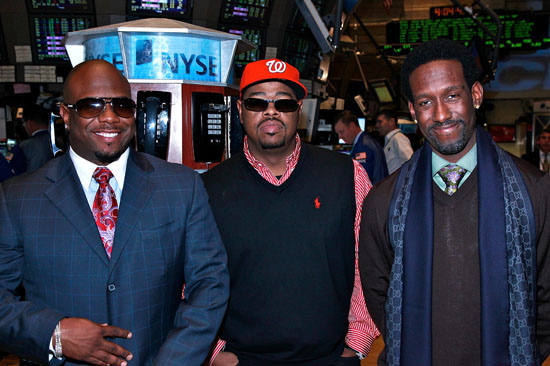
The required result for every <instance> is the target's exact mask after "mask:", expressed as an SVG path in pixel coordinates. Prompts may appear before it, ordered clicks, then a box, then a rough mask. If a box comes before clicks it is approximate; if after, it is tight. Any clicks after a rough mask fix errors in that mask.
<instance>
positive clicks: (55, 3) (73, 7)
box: [26, 0, 94, 14]
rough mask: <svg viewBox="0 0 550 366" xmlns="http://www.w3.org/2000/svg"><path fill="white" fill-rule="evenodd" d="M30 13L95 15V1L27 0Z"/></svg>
mask: <svg viewBox="0 0 550 366" xmlns="http://www.w3.org/2000/svg"><path fill="white" fill-rule="evenodd" d="M26 3H27V10H28V12H29V13H33V14H34V13H79V14H93V12H94V2H93V0H26Z"/></svg>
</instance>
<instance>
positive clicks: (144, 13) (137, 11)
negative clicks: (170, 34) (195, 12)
mask: <svg viewBox="0 0 550 366" xmlns="http://www.w3.org/2000/svg"><path fill="white" fill-rule="evenodd" d="M126 11H127V14H128V15H130V16H137V17H151V16H153V17H155V16H158V17H164V18H175V19H182V20H189V19H191V11H192V0H126Z"/></svg>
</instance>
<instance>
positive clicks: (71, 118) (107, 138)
mask: <svg viewBox="0 0 550 366" xmlns="http://www.w3.org/2000/svg"><path fill="white" fill-rule="evenodd" d="M63 97H64V102H63V104H62V105H61V107H60V109H59V112H60V114H61V117H62V118H63V121H64V122H65V124H66V126H67V128H68V129H69V141H70V143H71V148H72V149H73V150H74V151H75V153H76V154H78V155H79V156H80V157H82V158H84V159H86V160H88V161H90V162H92V163H94V164H96V165H107V164H110V163H112V162H113V161H115V160H117V159H118V158H119V157H120V156H121V155H122V154H123V153H124V151H126V149H127V148H128V146H130V142H131V140H132V138H133V137H134V133H135V121H134V115H133V113H131V115H129V113H128V110H127V109H128V106H129V105H132V101H131V100H130V101H129V100H128V99H131V97H132V94H131V89H130V84H129V83H128V80H126V78H125V77H124V76H123V75H122V74H121V73H120V71H118V70H117V69H116V68H115V67H114V66H113V65H112V64H110V63H108V62H106V61H102V60H90V61H86V62H83V63H81V64H79V65H78V66H76V67H75V68H74V69H73V70H72V71H71V72H70V73H69V75H68V76H67V80H66V81H65V86H64V88H63ZM113 103H114V104H113ZM124 108H126V110H124ZM130 108H132V107H130ZM120 111H122V113H121V114H119V112H120Z"/></svg>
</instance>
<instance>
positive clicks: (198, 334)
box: [0, 60, 229, 366]
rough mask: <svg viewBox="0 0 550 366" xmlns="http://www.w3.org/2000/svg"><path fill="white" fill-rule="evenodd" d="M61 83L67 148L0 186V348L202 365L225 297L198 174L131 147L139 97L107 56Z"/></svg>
mask: <svg viewBox="0 0 550 366" xmlns="http://www.w3.org/2000/svg"><path fill="white" fill-rule="evenodd" d="M63 94H64V103H63V105H62V106H61V116H62V117H63V120H64V122H65V123H66V124H67V126H68V130H69V135H70V141H71V146H70V149H69V151H68V153H67V154H65V155H63V156H61V157H59V158H56V159H52V160H51V161H49V162H48V163H47V164H46V165H45V166H44V167H42V168H40V169H38V170H35V171H34V172H31V173H27V174H25V175H24V176H17V177H14V178H12V179H9V180H7V181H5V182H3V183H2V184H0V228H2V229H1V230H0V258H2V261H1V263H0V314H2V316H1V317H0V349H2V350H5V351H7V352H10V353H12V354H16V355H18V356H20V357H21V359H22V361H21V365H30V364H36V363H39V364H48V363H49V364H50V365H59V364H63V365H81V364H83V363H85V364H93V365H102V366H103V365H113V366H114V365H116V366H126V365H128V364H130V365H136V366H137V365H139V366H150V365H159V366H160V365H162V366H165V365H199V364H200V363H201V362H202V361H203V360H204V359H205V358H206V356H207V354H208V351H209V348H210V345H211V344H212V342H213V340H214V337H215V335H216V332H217V330H218V327H219V325H220V323H221V321H222V318H223V314H224V312H225V308H226V304H227V299H228V297H229V278H228V273H227V265H226V261H227V258H226V254H225V250H224V247H223V244H222V242H221V238H220V235H219V232H218V230H217V228H216V223H215V221H214V217H213V215H212V212H211V210H210V207H209V206H208V197H207V194H206V191H205V190H204V187H203V184H202V180H201V179H200V177H199V176H198V174H196V173H195V172H194V171H192V170H191V169H189V168H187V167H184V166H182V165H179V164H170V163H167V162H166V161H164V160H160V159H157V158H155V157H152V156H150V155H147V154H142V153H139V152H136V151H134V150H132V149H131V148H130V147H129V146H130V142H131V140H132V139H133V138H134V135H135V119H134V118H135V107H136V105H135V103H134V101H132V99H130V98H131V90H130V85H129V84H128V81H127V80H126V78H124V76H123V75H122V74H121V73H120V71H118V70H117V69H116V67H114V66H113V65H112V64H110V63H108V62H106V61H103V60H91V61H86V62H83V63H81V64H79V65H77V66H76V67H75V68H74V69H72V70H71V72H70V73H69V75H68V76H67V79H66V82H65V85H64V89H63ZM21 284H22V285H23V288H24V290H25V301H21V300H20V298H19V296H18V295H17V292H16V289H17V288H18V287H19V286H20V285H21ZM184 284H185V299H184V300H182V288H183V286H184Z"/></svg>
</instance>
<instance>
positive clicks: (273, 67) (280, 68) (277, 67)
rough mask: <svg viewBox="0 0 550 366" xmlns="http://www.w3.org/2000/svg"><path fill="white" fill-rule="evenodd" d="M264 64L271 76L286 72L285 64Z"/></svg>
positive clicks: (276, 61) (277, 62)
mask: <svg viewBox="0 0 550 366" xmlns="http://www.w3.org/2000/svg"><path fill="white" fill-rule="evenodd" d="M265 64H266V65H267V66H268V70H269V72H270V73H272V74H274V73H276V72H279V73H283V72H285V70H286V63H284V62H283V61H279V60H269V61H267V62H266V63H265Z"/></svg>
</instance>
